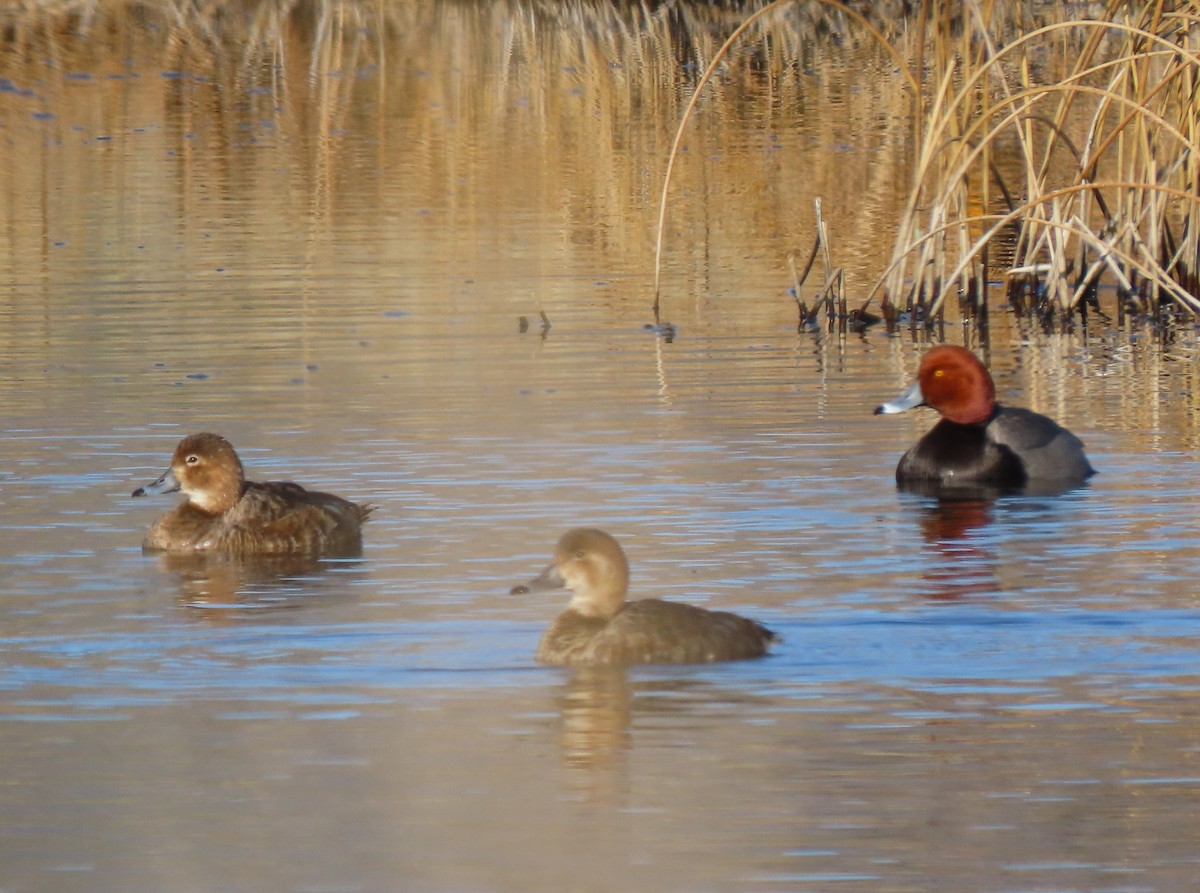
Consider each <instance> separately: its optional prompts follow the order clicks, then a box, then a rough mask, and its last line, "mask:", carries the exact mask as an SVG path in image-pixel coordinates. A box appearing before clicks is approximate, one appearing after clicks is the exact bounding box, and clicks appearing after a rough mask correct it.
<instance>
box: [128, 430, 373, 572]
mask: <svg viewBox="0 0 1200 893" xmlns="http://www.w3.org/2000/svg"><path fill="white" fill-rule="evenodd" d="M176 491H182V492H183V494H184V496H186V497H187V500H186V501H185V502H182V503H180V504H179V505H178V506H176V507H175V508H174V509H173V510H172V511H170V512H168V513H167V514H166V515H164V516H163V517H162V518H159V519H158V521H156V522H155V523H154V526H152V527H151V528H150V531H149V533H147V534H146V539H145V540H144V541H143V542H142V548H143V549H146V550H153V551H165V552H223V553H230V554H239V555H280V554H286V553H308V554H323V555H336V556H350V555H357V554H359V553H361V552H362V524H363V522H364V521H366V520H367V517H368V515H370V513H371V511H372V509H373V506H369V505H359V504H357V503H353V502H350V501H349V500H347V499H342V498H341V497H340V496H333V495H332V494H329V493H319V492H316V491H314V490H306V489H304V488H303V487H301V486H300V485H299V484H293V483H291V482H289V481H271V482H267V483H255V482H254V481H248V480H246V479H245V473H244V471H243V469H242V462H241V460H240V459H239V458H238V454H237V453H236V452H235V451H234V449H233V446H232V445H231V444H230V443H229V441H227V440H226V439H225V438H224V437H221V436H220V435H217V434H191V435H189V436H187V437H185V438H184V439H183V440H181V441H180V442H179V446H178V447H176V449H175V454H174V455H173V456H172V457H171V467H170V468H169V469H167V471H166V473H165V474H163V476H162V477H160V478H159V479H158V480H156V481H155V482H154V483H152V484H147V485H146V486H145V487H138V488H137V489H136V490H134V491H133V495H134V496H146V495H148V494H152V493H174V492H176Z"/></svg>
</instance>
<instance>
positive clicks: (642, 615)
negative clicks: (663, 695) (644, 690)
mask: <svg viewBox="0 0 1200 893" xmlns="http://www.w3.org/2000/svg"><path fill="white" fill-rule="evenodd" d="M563 587H565V588H567V589H569V590H570V591H571V602H570V604H569V605H568V606H567V610H566V611H564V612H563V613H562V614H560V615H558V618H557V619H556V620H555V621H554V623H553V624H552V625H551V626H550V628H549V629H548V630H546V632H545V634H544V635H543V636H542V640H541V642H540V643H539V644H538V649H537V655H536V657H537V660H538V661H540V662H541V663H545V664H558V665H568V666H584V665H589V666H597V665H620V664H688V663H707V662H710V661H718V660H741V659H743V658H750V657H761V656H762V655H764V654H766V653H767V646H768V645H769V644H770V643H771V642H773V641H776V640H777V638H778V637H777V636H776V635H775V633H773V632H771V631H770V630H769V629H767V628H766V627H764V626H761V625H760V624H758V623H755V622H754V621H753V620H748V619H746V618H745V617H739V616H738V615H737V614H730V613H728V612H725V611H708V610H705V609H704V608H697V607H695V606H694V605H685V604H681V603H679V602H665V601H661V600H659V599H644V600H642V601H632V602H627V601H625V593H626V590H627V589H628V587H629V563H628V561H627V560H626V558H625V552H624V550H622V548H621V546H620V544H619V543H618V542H617V541H616V540H615V539H613V538H612V537H611V536H609V535H608V534H607V533H605V532H604V531H603V530H596V529H594V528H586V527H580V528H576V529H574V530H568V531H567V532H566V533H565V534H563V536H562V539H560V540H559V541H558V546H557V548H556V549H555V552H554V561H553V563H551V565H550V566H549V567H547V568H546V569H545V570H544V571H543V572H542V573H541V574H539V575H538V576H537V577H535V578H534V579H532V580H530V581H529V582H528V583H526V584H524V585H522V586H515V587H513V589H512V592H513V594H514V595H515V594H518V593H525V592H530V591H533V590H535V589H558V588H563Z"/></svg>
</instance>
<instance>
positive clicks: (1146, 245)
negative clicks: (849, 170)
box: [873, 3, 1200, 318]
mask: <svg viewBox="0 0 1200 893" xmlns="http://www.w3.org/2000/svg"><path fill="white" fill-rule="evenodd" d="M969 6H970V8H971V11H972V16H973V18H974V20H975V21H976V23H977V27H978V28H979V31H980V32H984V33H985V39H984V40H983V41H982V43H983V45H984V46H985V48H986V49H985V57H984V58H983V59H982V60H981V61H979V62H978V63H977V64H974V63H973V62H972V60H970V59H969V58H968V57H967V55H966V54H965V53H964V54H960V55H959V56H954V55H953V54H950V53H947V52H945V50H944V49H943V51H942V53H941V54H940V55H941V57H944V58H946V59H947V60H948V61H947V63H946V65H945V67H944V69H943V71H942V74H941V77H940V80H939V82H940V87H939V89H938V90H937V91H936V92H935V97H934V101H933V102H931V103H929V104H928V105H927V106H926V109H927V111H926V116H925V119H924V120H923V122H922V124H923V127H922V132H923V133H924V134H925V139H923V140H922V141H921V143H920V145H919V147H918V156H917V163H916V168H915V169H916V172H917V173H916V176H915V178H914V183H913V186H912V188H911V190H910V193H909V201H908V205H907V209H906V211H905V213H904V216H903V218H902V220H901V223H900V226H899V227H898V231H897V237H896V243H895V248H894V250H893V259H892V262H891V263H890V264H889V266H888V270H887V271H886V272H885V273H884V275H883V276H882V277H881V279H880V281H879V283H877V284H876V287H875V290H874V291H877V290H879V289H880V288H884V286H885V284H886V288H885V303H886V302H887V301H889V300H891V299H892V298H894V297H895V296H896V295H899V294H901V293H902V292H903V290H904V288H905V286H904V283H905V282H906V281H909V280H908V279H907V278H906V277H905V271H906V270H909V269H912V270H914V271H918V273H919V275H917V274H916V273H915V274H914V277H913V279H912V285H911V286H908V288H909V292H908V294H909V298H908V299H907V301H906V303H907V305H908V306H910V307H911V306H912V305H913V304H914V302H915V304H916V305H917V306H918V307H921V308H923V309H924V310H925V311H926V318H931V317H933V316H936V315H937V314H939V313H941V311H942V307H943V305H944V302H945V299H946V298H947V297H948V296H949V295H950V294H951V293H952V292H953V291H954V290H955V289H956V288H957V289H959V291H960V293H968V294H969V293H970V292H971V288H972V286H971V285H970V282H971V279H972V278H976V281H979V280H981V279H982V278H983V275H976V276H975V277H972V276H971V275H970V271H971V270H972V268H974V267H975V265H976V264H977V262H979V261H980V258H981V256H983V255H984V252H985V251H986V248H987V246H988V244H989V243H990V242H991V240H992V239H994V238H995V237H996V236H997V235H998V234H999V233H1001V232H1003V231H1005V229H1006V228H1007V227H1010V226H1011V225H1013V224H1018V225H1019V226H1020V235H1019V237H1018V240H1017V246H1018V256H1017V259H1016V263H1014V267H1016V268H1019V269H1020V270H1022V271H1024V272H1025V273H1026V274H1028V273H1030V272H1031V271H1032V272H1033V274H1034V275H1037V276H1043V277H1044V278H1043V288H1042V289H1041V294H1042V295H1044V296H1057V300H1055V301H1053V305H1054V307H1055V309H1056V310H1057V312H1058V313H1059V314H1061V315H1063V316H1064V317H1065V316H1066V315H1067V314H1069V313H1070V312H1071V311H1072V310H1073V309H1074V308H1075V307H1076V306H1077V305H1078V303H1079V300H1080V297H1081V295H1082V294H1083V289H1084V286H1085V284H1086V285H1088V286H1089V287H1090V286H1093V285H1094V284H1095V282H1096V281H1097V280H1098V278H1099V277H1100V276H1101V275H1103V274H1104V273H1105V272H1107V273H1108V274H1110V275H1111V276H1112V278H1114V279H1115V280H1116V281H1117V282H1118V284H1120V285H1121V289H1122V292H1128V291H1130V290H1132V287H1133V286H1132V280H1133V277H1132V276H1130V275H1127V274H1137V275H1138V276H1141V277H1142V278H1143V279H1144V281H1145V283H1147V284H1149V286H1150V287H1151V290H1152V291H1154V292H1156V293H1158V292H1161V293H1162V294H1163V295H1165V296H1166V297H1167V298H1168V299H1169V300H1171V301H1172V302H1174V303H1175V304H1176V305H1177V306H1178V307H1180V308H1182V309H1184V310H1185V311H1187V312H1189V313H1192V314H1200V299H1198V298H1197V289H1196V284H1197V283H1200V272H1198V271H1200V252H1197V250H1196V248H1197V244H1198V241H1197V240H1198V238H1200V236H1198V235H1197V231H1198V230H1200V201H1198V200H1197V195H1196V190H1195V184H1196V182H1197V180H1196V173H1197V162H1196V159H1197V157H1200V151H1198V150H1200V144H1198V142H1197V139H1196V136H1197V132H1198V131H1200V128H1198V127H1197V125H1196V119H1197V116H1198V115H1200V98H1197V92H1196V90H1195V89H1194V84H1195V82H1196V81H1197V79H1198V77H1200V74H1198V73H1200V52H1197V50H1196V48H1195V47H1194V46H1192V45H1189V44H1188V43H1184V42H1185V41H1191V38H1190V36H1189V33H1190V30H1191V28H1192V27H1193V26H1194V25H1196V23H1197V17H1196V16H1195V15H1192V14H1184V13H1178V14H1174V15H1171V16H1157V17H1156V16H1155V15H1154V14H1153V11H1151V13H1150V14H1148V15H1145V16H1143V21H1142V22H1140V23H1138V24H1130V23H1127V22H1121V21H1116V20H1115V13H1116V9H1117V6H1118V4H1116V3H1113V4H1110V6H1109V9H1108V17H1107V18H1105V19H1092V20H1073V21H1064V22H1057V23H1053V24H1050V25H1046V26H1043V27H1041V28H1038V29H1035V30H1034V31H1031V32H1029V33H1027V34H1024V35H1022V36H1020V37H1018V38H1017V39H1015V40H1013V41H1012V42H1010V43H1008V44H1006V45H1005V46H1003V47H1000V48H996V47H995V46H994V45H993V44H992V43H991V41H990V40H989V39H986V30H987V29H986V28H985V27H984V25H985V24H986V22H985V20H984V17H983V10H982V7H981V6H980V5H979V4H977V3H976V4H969ZM1082 32H1090V33H1091V35H1092V36H1093V38H1095V39H1089V40H1088V41H1087V44H1086V47H1085V51H1084V52H1083V53H1082V55H1080V57H1079V58H1078V60H1077V61H1076V63H1075V70H1074V71H1073V72H1072V73H1071V74H1070V75H1068V76H1067V77H1065V78H1063V79H1061V80H1059V81H1058V82H1057V83H1050V84H1045V85H1031V84H1029V76H1028V64H1027V58H1028V57H1027V50H1028V48H1030V47H1033V46H1036V45H1038V44H1039V43H1040V42H1042V41H1045V40H1047V39H1051V38H1053V37H1055V36H1060V35H1069V36H1074V35H1078V34H1080V33H1082ZM1113 34H1120V35H1122V36H1123V40H1124V43H1123V44H1122V45H1121V47H1120V48H1119V51H1118V52H1117V53H1115V54H1114V55H1113V56H1112V57H1111V58H1107V59H1104V60H1100V61H1097V59H1098V56H1097V54H1098V52H1099V46H1100V41H1099V39H1098V36H1099V35H1105V36H1111V35H1113ZM939 39H941V38H939ZM1164 60H1165V63H1164V64H1166V65H1167V70H1166V71H1165V73H1162V74H1160V75H1158V76H1156V77H1153V78H1151V77H1149V76H1148V71H1149V68H1150V66H1152V65H1154V64H1155V63H1156V62H1159V63H1163V62H1164ZM1010 63H1012V64H1011V65H1010ZM972 66H973V67H972ZM1006 67H1011V68H1012V69H1015V70H1016V71H1017V72H1018V73H1019V76H1020V77H1021V79H1022V81H1023V82H1025V86H1024V87H1023V88H1022V89H1016V90H1014V89H1012V88H1010V86H1009V84H1008V82H1007V79H1006V77H1005V70H1006ZM1105 72H1108V73H1109V82H1108V84H1107V85H1106V86H1102V87H1101V86H1094V85H1092V84H1090V83H1086V82H1087V81H1089V80H1090V79H1093V78H1095V77H1098V76H1101V75H1103V74H1104V73H1105ZM955 82H957V83H959V84H960V86H959V87H958V88H957V89H956V90H953V91H951V90H950V89H949V85H950V84H952V83H955ZM989 82H991V83H997V84H998V85H999V90H1000V92H1001V93H1002V96H1001V97H1000V98H998V99H993V98H992V97H991V96H990V95H989V91H988V90H987V89H986V87H985V84H986V83H989ZM1050 97H1056V98H1057V99H1058V100H1059V105H1058V109H1057V111H1056V112H1055V114H1054V115H1053V117H1052V118H1047V117H1046V116H1043V115H1038V114H1036V112H1035V106H1036V105H1037V104H1039V103H1041V102H1043V101H1044V100H1045V99H1047V98H1050ZM1089 98H1090V99H1091V100H1092V101H1093V103H1094V106H1093V109H1092V112H1091V120H1090V123H1089V124H1088V125H1087V126H1086V128H1085V131H1084V134H1083V138H1082V139H1079V140H1077V141H1076V140H1073V139H1072V137H1071V131H1072V128H1071V126H1070V122H1071V113H1072V110H1073V109H1075V108H1076V107H1077V106H1079V105H1080V104H1081V100H1084V99H1089ZM1114 111H1116V117H1117V119H1118V120H1116V121H1115V123H1111V124H1106V121H1107V120H1108V119H1109V118H1110V117H1111V116H1112V113H1113V112H1114ZM1039 123H1040V124H1041V125H1042V126H1043V127H1044V130H1045V132H1046V133H1047V134H1048V136H1047V138H1046V139H1045V140H1044V144H1043V145H1041V146H1040V147H1039V146H1038V145H1037V140H1036V139H1035V135H1034V134H1035V132H1034V130H1033V129H1032V128H1033V125H1034V124H1039ZM1008 137H1013V138H1015V140H1016V144H1017V147H1018V155H1019V157H1020V159H1021V166H1022V168H1023V170H1024V171H1025V184H1024V189H1023V192H1024V194H1025V200H1024V202H1023V203H1022V204H1021V205H1020V206H1019V207H1018V208H1016V209H1014V210H1012V211H1011V212H1010V213H1008V214H1005V215H1001V216H999V217H991V216H988V215H972V214H970V213H966V209H967V208H968V206H969V203H970V198H971V193H970V188H971V187H970V184H971V182H972V181H977V182H981V183H982V184H987V183H988V182H989V179H990V176H991V171H992V170H993V166H992V164H991V160H990V155H991V154H992V153H993V152H994V151H995V152H999V151H1000V147H999V144H1000V143H1001V142H1002V141H1003V140H1005V139H1007V138H1008ZM1076 142H1077V143H1078V145H1080V146H1082V147H1083V148H1082V150H1080V149H1076V148H1075V145H1076ZM1059 146H1066V147H1067V149H1068V150H1069V155H1070V157H1072V158H1074V160H1075V165H1074V168H1073V171H1072V172H1071V173H1070V174H1069V175H1068V178H1067V182H1068V183H1069V184H1070V185H1068V186H1066V187H1065V188H1064V187H1062V186H1059V187H1057V188H1056V187H1054V186H1052V185H1051V184H1050V183H1049V182H1048V180H1049V178H1050V177H1051V172H1052V171H1053V170H1054V167H1055V165H1054V164H1053V158H1054V157H1055V153H1056V152H1057V150H1058V147H1059ZM1039 148H1040V153H1041V154H1040V157H1039V156H1038V151H1039ZM1171 153H1173V154H1171ZM1114 154H1115V157H1113V156H1114ZM1164 155H1166V156H1167V157H1166V158H1164V157H1163V156H1164ZM1108 169H1111V170H1112V171H1113V174H1103V175H1099V176H1098V172H1100V171H1104V170H1108ZM1060 182H1061V181H1060ZM1172 182H1174V184H1175V185H1172ZM1106 192H1110V193H1115V194H1117V195H1118V197H1119V201H1116V202H1113V203H1108V202H1105V201H1104V200H1103V194H1104V193H1106ZM1166 197H1173V198H1174V199H1175V201H1176V203H1177V204H1178V206H1179V208H1180V209H1181V210H1177V209H1172V207H1171V203H1170V202H1168V201H1165V200H1164V199H1165V198H1166ZM1093 201H1095V202H1096V204H1097V205H1098V207H1099V216H1100V220H1099V223H1100V231H1099V232H1097V231H1096V229H1095V227H1094V226H1093V223H1092V220H1093V219H1094V218H1095V216H1096V210H1095V209H1093V207H1092V202H1093ZM922 219H923V220H924V223H923V224H922V223H921V222H920V221H921V220H922ZM993 219H994V220H997V221H998V222H997V223H996V224H995V225H993V226H992V227H991V228H989V229H986V230H985V231H984V232H983V233H982V234H981V235H979V236H978V237H977V238H975V239H971V238H969V236H968V233H969V231H970V228H971V226H972V225H979V224H981V223H982V222H984V221H986V220H993ZM1172 224H1174V226H1173V225H1172ZM1174 227H1179V228H1181V229H1182V232H1183V235H1184V238H1183V239H1182V240H1180V241H1179V242H1177V243H1176V242H1174ZM1112 234H1116V236H1113V235H1112ZM1117 236H1119V237H1120V238H1121V239H1124V240H1126V241H1127V242H1128V243H1129V246H1130V247H1129V248H1127V249H1125V250H1121V249H1119V248H1118V247H1117V246H1116V245H1115V244H1114V239H1115V238H1116V237H1117ZM1074 244H1077V246H1078V247H1077V249H1073V248H1072V245H1074ZM1069 252H1073V253H1069ZM1089 252H1092V253H1094V254H1095V255H1096V258H1095V259H1093V260H1089V259H1088V254H1089ZM982 272H983V274H986V267H985V269H984V270H983V271H982ZM976 273H977V274H979V271H978V269H977V270H976ZM1070 275H1075V276H1077V277H1078V281H1077V283H1076V285H1074V286H1068V285H1067V284H1066V277H1068V276H1070ZM1185 282H1187V283H1191V285H1190V286H1187V287H1185V285H1184V283H1185ZM874 291H873V293H874ZM979 291H980V289H976V292H979ZM977 297H979V298H982V295H981V294H977ZM1010 298H1011V291H1010ZM927 301H928V302H927ZM1040 312H1042V313H1043V314H1044V313H1045V312H1046V308H1042V309H1041V311H1040Z"/></svg>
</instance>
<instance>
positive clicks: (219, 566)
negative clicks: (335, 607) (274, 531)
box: [159, 552, 359, 621]
mask: <svg viewBox="0 0 1200 893" xmlns="http://www.w3.org/2000/svg"><path fill="white" fill-rule="evenodd" d="M159 563H160V566H161V567H162V568H163V570H165V571H167V572H168V573H170V574H172V575H173V576H174V577H175V578H176V579H177V582H178V586H179V595H178V602H179V604H180V606H181V607H185V608H188V609H190V612H191V613H192V615H193V616H197V617H203V618H204V619H206V620H222V621H239V620H246V619H247V618H249V617H252V616H257V615H258V614H261V613H262V612H263V611H284V610H295V609H298V608H302V607H307V606H310V605H312V604H314V603H315V602H318V601H321V600H323V599H334V598H336V599H343V598H345V593H346V590H347V576H348V572H349V574H350V576H351V577H353V576H354V573H353V569H354V567H356V566H357V565H358V564H359V562H358V561H343V560H335V561H330V560H328V559H325V558H322V557H320V556H317V555H226V554H220V553H217V554H213V553H203V552H184V553H178V552H163V553H161V554H160V556H159Z"/></svg>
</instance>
